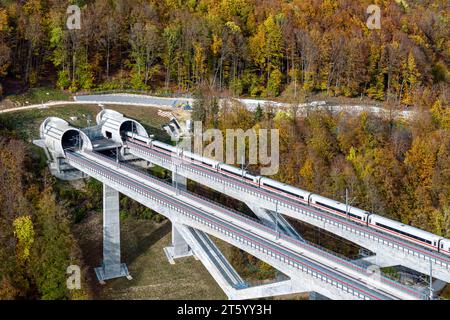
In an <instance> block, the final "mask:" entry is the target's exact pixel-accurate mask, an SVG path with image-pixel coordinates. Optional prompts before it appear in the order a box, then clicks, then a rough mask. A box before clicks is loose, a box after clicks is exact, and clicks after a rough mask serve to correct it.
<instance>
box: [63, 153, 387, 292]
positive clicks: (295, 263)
mask: <svg viewBox="0 0 450 320" xmlns="http://www.w3.org/2000/svg"><path fill="white" fill-rule="evenodd" d="M66 156H67V158H68V160H69V161H70V162H72V164H75V165H76V166H79V167H81V168H84V170H83V169H81V170H82V171H90V172H89V175H91V176H95V175H98V176H100V177H102V178H104V179H106V180H109V181H110V182H112V183H113V184H117V185H119V186H122V187H124V188H127V189H129V190H131V191H133V192H135V193H136V194H139V195H141V196H144V197H145V198H146V199H150V200H151V201H154V202H156V203H157V204H158V205H160V206H164V207H167V208H169V209H170V210H173V211H175V212H178V213H180V214H182V215H184V216H185V217H188V218H190V220H192V221H196V222H198V223H200V224H202V225H204V226H207V227H208V228H210V229H211V230H215V231H217V232H220V233H222V234H224V235H225V236H227V237H229V238H231V239H233V240H236V241H238V242H240V243H241V244H244V245H245V246H247V247H250V248H253V249H255V250H257V251H258V252H260V253H262V254H265V255H266V256H269V257H270V258H272V259H276V260H278V261H280V262H283V263H285V264H287V265H288V266H290V267H293V268H295V269H297V270H299V271H301V272H303V273H306V274H308V275H310V276H312V277H314V278H316V279H319V280H320V281H322V282H325V283H327V284H329V285H331V286H333V287H335V288H338V289H339V290H342V291H344V292H347V293H349V294H351V295H353V296H355V297H357V298H359V299H367V300H370V299H381V298H382V296H379V295H377V294H376V293H367V292H366V291H365V290H362V289H360V288H357V287H356V286H355V285H352V284H349V283H348V281H347V280H346V279H345V278H342V277H340V276H337V277H333V276H330V275H328V274H326V273H325V272H324V271H321V270H319V269H317V268H314V267H313V266H311V265H310V263H309V262H305V261H300V260H299V259H296V258H295V257H293V256H292V254H291V256H289V255H287V254H286V253H282V252H278V251H275V250H274V249H273V248H270V247H269V246H267V245H264V244H262V243H261V242H259V241H258V240H254V239H250V238H249V237H248V236H246V235H244V234H242V233H239V232H236V231H233V232H232V231H231V229H229V228H226V227H224V226H223V225H220V224H219V223H217V222H215V221H213V220H211V219H209V218H206V217H204V216H202V215H201V214H199V213H197V212H194V211H193V210H192V209H191V208H189V207H186V208H184V209H181V208H180V206H184V205H183V204H180V205H179V206H176V205H174V204H173V203H170V202H168V201H167V199H164V198H162V197H159V196H157V195H155V193H154V191H153V193H152V192H151V191H152V189H150V188H149V187H146V186H145V185H143V184H141V183H136V182H130V183H126V182H125V181H124V180H125V179H128V178H127V177H126V178H125V179H124V178H121V179H119V178H117V177H114V176H115V175H116V174H115V173H114V172H112V171H111V170H105V169H103V168H101V167H98V168H96V167H94V165H93V164H92V163H89V161H87V160H86V159H85V158H82V157H80V156H77V155H76V154H75V153H71V152H68V153H67V155H66ZM94 164H95V163H94ZM97 166H98V165H97ZM86 169H87V170H86Z"/></svg>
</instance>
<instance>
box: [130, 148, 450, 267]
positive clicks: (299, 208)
mask: <svg viewBox="0 0 450 320" xmlns="http://www.w3.org/2000/svg"><path fill="white" fill-rule="evenodd" d="M127 142H128V145H127V146H128V148H130V144H129V143H130V142H131V143H132V145H131V147H133V146H134V147H136V148H137V149H138V150H139V151H138V152H140V153H141V154H144V155H147V156H150V157H153V158H155V159H157V160H158V161H159V162H163V163H167V164H168V165H170V166H173V165H174V164H173V161H172V159H170V160H168V159H164V158H161V156H156V155H154V154H152V153H151V152H149V150H151V149H149V148H150V147H149V146H148V145H146V146H142V145H140V144H139V143H137V142H135V141H130V140H128V141H127ZM152 151H153V150H152ZM153 152H155V151H153ZM180 159H181V158H180ZM189 161H190V162H192V163H194V164H195V161H191V160H189ZM176 165H177V166H178V167H179V168H182V169H183V170H186V171H189V172H192V173H194V174H196V175H199V176H201V177H203V178H208V179H210V180H213V181H215V182H219V183H222V184H224V185H225V186H228V187H232V188H234V189H237V190H239V191H241V192H245V193H247V194H250V195H252V196H256V197H258V198H261V199H264V200H266V201H269V202H272V203H274V204H275V203H276V204H277V205H278V206H279V208H280V209H282V208H285V209H287V210H291V211H295V212H296V213H299V214H302V215H306V216H308V217H310V218H313V219H317V220H319V221H322V222H325V223H328V224H332V225H335V226H338V227H339V228H341V229H344V230H347V231H350V232H352V233H354V234H359V235H360V236H363V237H365V238H368V239H371V240H372V241H376V242H377V243H379V244H383V245H386V246H389V247H391V248H393V249H396V250H399V251H402V252H405V253H407V254H409V255H413V256H417V257H418V258H420V259H422V260H424V261H431V262H434V263H435V264H437V265H440V266H442V267H444V268H446V269H449V270H450V263H448V262H445V261H443V257H432V256H430V254H432V253H431V252H430V253H428V252H427V253H424V252H422V251H421V250H420V249H419V248H415V247H413V246H412V245H410V244H406V243H403V242H401V240H397V239H395V240H394V239H389V238H388V236H386V235H384V234H382V233H380V232H378V231H377V230H370V232H369V230H365V229H363V228H362V227H361V226H359V225H356V224H355V223H353V222H351V221H348V220H345V221H343V219H342V218H340V217H338V216H336V217H333V218H331V217H330V216H329V215H327V214H325V213H323V212H320V211H318V210H316V209H312V208H307V207H306V206H305V205H303V204H300V203H296V204H295V205H293V204H290V203H289V201H288V200H286V201H278V200H274V199H273V198H271V197H269V196H266V195H264V194H261V193H259V192H256V191H253V190H251V189H250V188H243V187H241V186H239V185H237V184H234V183H231V182H229V181H227V180H225V179H223V178H221V177H217V176H216V175H211V174H207V173H205V172H203V171H201V170H197V169H195V168H193V167H192V166H188V165H186V164H183V163H181V164H176Z"/></svg>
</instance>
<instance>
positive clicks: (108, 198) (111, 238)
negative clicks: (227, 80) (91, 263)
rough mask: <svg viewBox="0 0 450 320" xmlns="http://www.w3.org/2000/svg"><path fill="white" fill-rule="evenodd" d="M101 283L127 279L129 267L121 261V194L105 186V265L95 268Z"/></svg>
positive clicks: (129, 277)
mask: <svg viewBox="0 0 450 320" xmlns="http://www.w3.org/2000/svg"><path fill="white" fill-rule="evenodd" d="M95 274H96V275H97V278H98V280H99V281H100V283H102V284H103V283H104V281H105V280H109V279H114V278H120V277H127V279H128V280H131V279H132V278H131V276H130V274H129V272H128V268H127V265H126V264H125V263H121V261H120V217H119V192H118V191H117V190H115V189H113V188H111V187H109V186H108V185H106V184H103V263H102V266H101V267H98V268H95Z"/></svg>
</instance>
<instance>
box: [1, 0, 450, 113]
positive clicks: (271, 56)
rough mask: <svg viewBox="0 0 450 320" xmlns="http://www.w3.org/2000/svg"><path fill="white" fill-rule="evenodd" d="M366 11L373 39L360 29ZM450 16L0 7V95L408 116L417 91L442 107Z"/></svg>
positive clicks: (115, 1)
mask: <svg viewBox="0 0 450 320" xmlns="http://www.w3.org/2000/svg"><path fill="white" fill-rule="evenodd" d="M373 3H375V4H377V5H379V6H380V8H381V13H382V17H381V29H379V30H370V29H368V27H367V26H366V20H367V18H368V15H367V14H366V9H367V7H368V6H369V5H370V4H373ZM69 4H76V5H78V6H79V7H80V8H81V29H80V30H76V29H75V30H69V29H68V28H67V27H66V22H67V19H68V16H69V15H68V14H67V7H68V5H69ZM449 12H450V10H449V3H448V1H446V0H428V1H427V0H422V1H400V0H397V1H394V0H379V1H371V0H370V1H369V0H361V1H352V0H323V1H318V0H188V1H182V0H162V1H159V0H158V1H157V0H137V1H135V0H111V1H107V0H96V1H87V0H78V1H63V0H24V1H12V0H1V1H0V83H3V87H4V88H3V91H4V92H3V93H4V94H8V92H9V91H14V90H17V88H21V89H22V90H26V89H28V88H32V87H36V86H39V85H42V84H50V85H53V86H56V87H57V88H60V89H64V90H69V91H71V92H76V91H87V90H93V89H97V90H104V91H107V90H114V89H124V88H128V89H135V90H145V91H153V92H156V93H160V94H170V93H180V92H188V93H190V92H192V91H195V90H196V89H198V88H199V87H205V86H206V87H208V88H213V89H214V90H216V91H217V92H219V93H221V94H224V95H232V96H240V95H245V96H254V97H277V96H279V95H283V94H284V96H285V97H287V98H289V99H291V100H294V101H297V100H302V99H304V98H305V96H308V95H310V94H312V93H318V92H320V93H324V94H326V95H328V96H346V97H359V96H367V97H369V98H372V99H376V100H380V101H386V102H387V103H390V104H393V105H396V106H398V105H407V106H408V105H414V95H415V94H419V95H420V94H421V92H422V91H423V90H424V88H427V90H429V91H431V92H432V94H433V95H434V96H438V95H442V94H444V95H445V91H446V89H447V84H448V80H449V74H448V62H449V56H450V51H449V41H450V38H449V28H448V19H449ZM417 92H419V93H417Z"/></svg>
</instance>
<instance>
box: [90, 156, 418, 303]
mask: <svg viewBox="0 0 450 320" xmlns="http://www.w3.org/2000/svg"><path fill="white" fill-rule="evenodd" d="M84 153H86V154H91V155H93V156H94V157H97V158H101V159H102V160H104V161H106V162H108V163H110V164H112V165H114V166H117V167H118V168H121V169H123V170H125V171H127V172H129V173H130V174H133V175H135V176H139V177H141V178H142V179H144V180H152V181H150V182H153V183H156V184H158V185H160V186H162V187H163V188H168V189H170V190H172V191H173V192H178V193H179V194H180V195H183V196H186V197H188V198H191V199H193V200H194V201H198V200H199V199H200V200H202V201H203V202H206V204H207V205H208V206H210V207H213V208H216V210H217V209H219V210H220V211H222V213H224V214H227V215H233V216H234V217H235V218H237V219H239V220H240V221H242V222H244V223H247V224H250V225H252V226H254V227H256V228H258V229H259V230H264V231H265V232H267V233H269V234H271V235H272V236H274V237H275V238H277V237H280V238H281V239H283V240H285V241H287V242H289V243H291V244H293V245H294V246H296V247H300V248H302V249H305V250H309V251H311V252H313V253H315V254H318V255H321V256H324V257H326V258H327V259H329V260H331V261H333V262H334V263H337V264H339V265H341V266H345V267H347V268H350V269H352V270H354V271H357V272H359V273H363V274H364V275H369V276H371V275H373V276H377V277H378V279H379V280H380V282H381V283H384V284H386V285H389V286H392V287H395V288H397V289H399V290H401V291H403V292H406V293H408V294H411V295H413V296H415V297H418V298H421V299H422V298H425V295H424V293H423V292H420V291H417V290H414V289H412V288H410V287H408V286H406V285H403V284H401V283H399V282H397V281H396V280H395V279H393V278H389V277H388V276H386V275H384V274H381V273H380V274H376V275H374V274H373V273H372V272H371V271H370V270H368V269H367V268H363V267H361V266H358V265H356V264H355V263H354V262H353V261H351V260H350V259H348V258H347V257H345V256H341V255H339V256H338V255H337V254H336V253H335V252H333V251H331V250H327V249H325V248H323V247H320V246H318V245H316V244H313V243H311V242H308V241H299V240H297V239H295V238H292V237H290V236H288V235H285V234H280V233H277V232H276V231H274V230H273V229H272V228H270V227H267V226H266V225H264V224H262V223H261V222H260V221H259V220H257V219H254V218H252V217H249V216H247V215H244V214H242V213H241V212H239V211H237V210H234V209H231V208H229V207H226V206H224V205H222V204H218V203H216V202H213V201H211V200H210V199H208V198H206V197H203V196H201V195H198V194H195V193H193V192H190V191H188V190H176V189H175V188H174V187H173V186H172V185H171V184H169V183H168V182H167V181H165V180H163V179H159V178H157V177H154V176H150V175H149V174H148V173H145V172H142V171H141V170H139V169H137V168H136V167H135V166H132V165H129V164H126V163H122V162H116V161H114V160H113V159H112V158H110V157H107V156H105V155H102V154H99V153H93V152H84ZM174 189H175V190H174Z"/></svg>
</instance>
